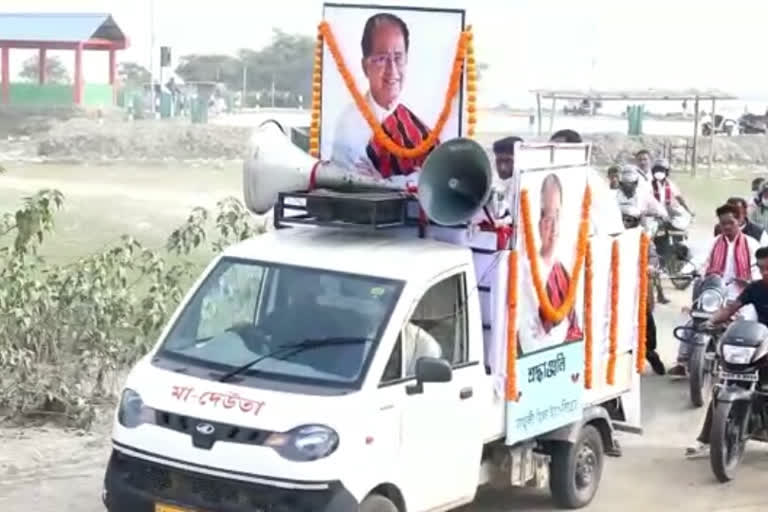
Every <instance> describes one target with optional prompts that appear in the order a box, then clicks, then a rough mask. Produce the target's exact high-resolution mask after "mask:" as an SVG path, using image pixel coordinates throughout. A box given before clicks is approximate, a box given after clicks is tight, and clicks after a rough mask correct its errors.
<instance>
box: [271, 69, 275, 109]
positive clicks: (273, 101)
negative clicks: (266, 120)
mask: <svg viewBox="0 0 768 512" xmlns="http://www.w3.org/2000/svg"><path fill="white" fill-rule="evenodd" d="M272 108H275V75H274V73H273V74H272Z"/></svg>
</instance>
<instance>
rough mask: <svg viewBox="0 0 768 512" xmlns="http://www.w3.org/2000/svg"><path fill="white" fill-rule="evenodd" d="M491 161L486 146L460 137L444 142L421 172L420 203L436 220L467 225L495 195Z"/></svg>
mask: <svg viewBox="0 0 768 512" xmlns="http://www.w3.org/2000/svg"><path fill="white" fill-rule="evenodd" d="M492 184H493V174H492V170H491V162H490V160H489V159H488V156H487V155H486V154H485V150H484V149H483V147H482V146H481V145H480V144H478V143H477V142H475V141H474V140H472V139H467V138H463V137H459V138H456V139H450V140H448V141H446V142H443V143H442V144H440V145H439V146H437V148H435V149H434V150H433V151H432V153H430V155H429V156H428V157H427V160H426V161H425V162H424V166H423V167H422V169H421V173H420V175H419V202H420V204H421V207H422V209H423V210H424V213H425V214H426V215H427V217H429V218H430V220H432V221H433V222H435V223H437V224H441V225H443V226H455V225H458V224H463V223H465V222H467V221H469V220H470V219H472V217H474V216H475V215H476V214H477V212H479V211H480V209H481V208H482V207H483V206H484V205H485V203H486V202H487V201H488V199H489V197H490V194H491V186H492Z"/></svg>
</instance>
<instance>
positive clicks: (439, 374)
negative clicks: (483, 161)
mask: <svg viewBox="0 0 768 512" xmlns="http://www.w3.org/2000/svg"><path fill="white" fill-rule="evenodd" d="M452 378H453V370H452V369H451V365H450V363H448V361H446V360H445V359H440V358H439V357H420V358H419V359H418V360H417V361H416V383H415V384H411V385H410V386H408V387H406V388H405V391H406V393H407V394H409V395H416V394H419V393H423V392H424V383H425V382H450V381H451V379H452Z"/></svg>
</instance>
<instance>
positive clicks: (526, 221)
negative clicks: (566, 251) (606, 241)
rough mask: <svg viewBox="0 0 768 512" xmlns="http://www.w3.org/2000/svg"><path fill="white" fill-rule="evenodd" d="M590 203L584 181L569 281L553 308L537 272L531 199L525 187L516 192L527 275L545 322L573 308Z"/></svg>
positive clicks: (537, 263) (588, 191) (587, 188)
mask: <svg viewBox="0 0 768 512" xmlns="http://www.w3.org/2000/svg"><path fill="white" fill-rule="evenodd" d="M591 204H592V191H591V189H590V187H589V185H587V187H586V188H585V189H584V198H583V199H582V202H581V220H580V222H579V236H578V241H577V242H576V258H575V259H574V261H573V268H571V274H570V275H571V277H572V278H571V283H570V286H569V287H568V291H567V292H566V294H565V300H563V303H562V304H561V305H560V307H559V308H557V309H555V308H554V307H553V306H552V303H551V302H550V300H549V297H548V296H547V292H546V290H545V289H544V285H543V283H542V280H541V275H540V272H539V260H538V256H537V254H536V249H535V243H534V239H533V224H532V223H531V203H530V200H529V198H528V191H527V190H523V191H522V192H521V194H520V209H521V213H522V218H523V231H524V233H523V236H524V237H525V252H526V255H527V256H528V263H529V264H530V267H531V279H532V281H533V286H534V289H535V290H536V297H537V298H538V299H539V307H540V308H541V313H542V316H543V317H544V318H545V319H546V320H547V321H549V322H552V323H555V324H557V323H560V322H561V321H562V320H563V319H564V318H565V317H566V316H567V315H568V313H569V312H570V311H571V310H572V309H573V304H574V301H575V300H576V290H577V289H578V286H579V276H580V275H581V268H582V265H583V264H584V256H585V254H586V251H587V237H588V236H589V210H590V206H591Z"/></svg>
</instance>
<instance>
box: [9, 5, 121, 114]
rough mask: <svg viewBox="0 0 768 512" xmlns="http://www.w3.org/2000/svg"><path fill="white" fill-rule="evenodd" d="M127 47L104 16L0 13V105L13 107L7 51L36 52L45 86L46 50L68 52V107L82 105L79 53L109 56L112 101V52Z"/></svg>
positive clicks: (81, 65)
mask: <svg viewBox="0 0 768 512" xmlns="http://www.w3.org/2000/svg"><path fill="white" fill-rule="evenodd" d="M128 45H129V42H128V38H127V37H126V36H125V34H124V33H123V31H122V30H121V29H120V27H118V25H117V23H115V20H114V19H113V18H112V16H111V15H110V14H106V13H77V14H75V13H2V12H0V70H1V71H0V103H2V104H6V105H7V104H10V103H14V101H13V100H14V98H13V97H12V96H13V94H12V88H11V80H10V74H11V73H10V51H11V49H27V50H30V49H31V50H38V51H39V59H40V66H39V69H40V76H39V77H38V84H39V85H40V86H41V89H40V90H41V91H42V90H43V89H42V86H45V85H46V76H45V60H46V51H47V50H72V51H73V52H74V59H75V66H74V67H75V76H74V80H73V84H72V86H71V89H72V96H71V97H72V103H74V104H75V105H82V104H83V89H84V86H85V82H84V80H83V51H86V50H95V51H105V52H109V70H108V73H109V82H108V83H109V85H110V86H111V88H112V98H113V100H112V101H114V94H115V83H116V75H117V63H116V52H117V50H124V49H125V48H127V47H128Z"/></svg>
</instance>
